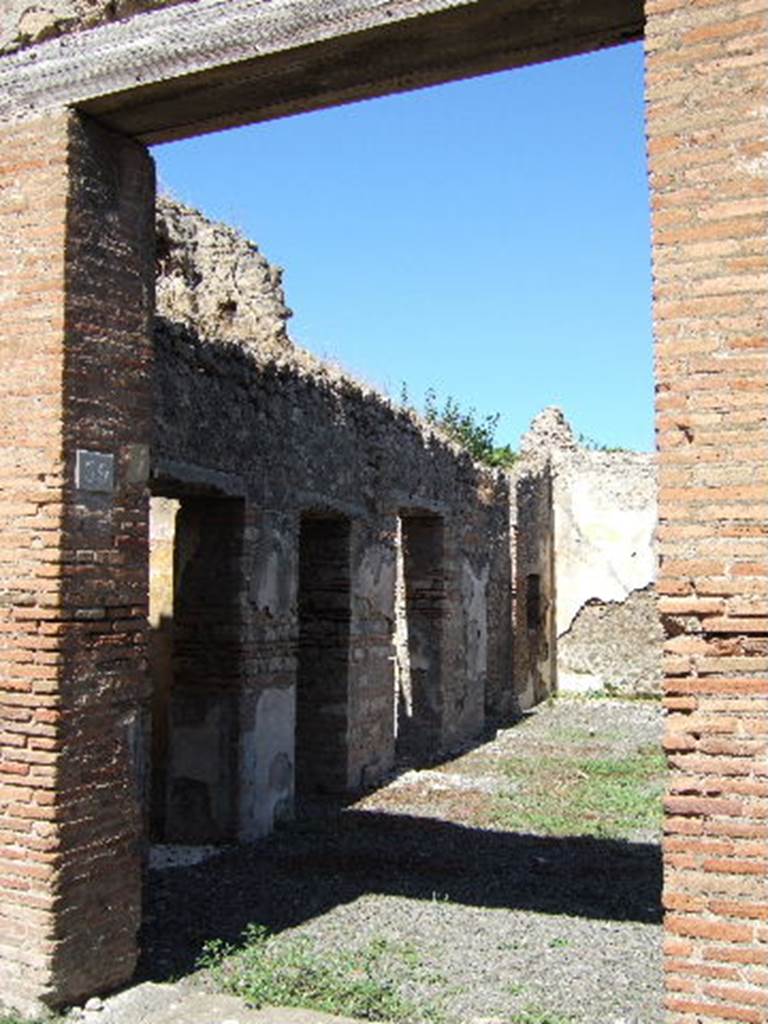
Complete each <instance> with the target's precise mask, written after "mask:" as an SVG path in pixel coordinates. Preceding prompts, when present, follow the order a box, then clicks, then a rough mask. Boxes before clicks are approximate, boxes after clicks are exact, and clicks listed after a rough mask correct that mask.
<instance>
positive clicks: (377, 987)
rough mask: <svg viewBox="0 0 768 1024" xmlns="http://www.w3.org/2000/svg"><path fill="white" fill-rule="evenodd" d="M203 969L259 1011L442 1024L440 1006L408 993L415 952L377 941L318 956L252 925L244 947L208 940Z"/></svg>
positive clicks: (416, 965)
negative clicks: (423, 1002)
mask: <svg viewBox="0 0 768 1024" xmlns="http://www.w3.org/2000/svg"><path fill="white" fill-rule="evenodd" d="M200 965H201V966H202V967H204V968H206V969H207V970H208V971H209V972H210V975H211V978H212V980H213V983H214V984H215V986H216V987H217V988H218V989H220V990H223V991H225V992H230V993H232V994H233V995H237V996H240V997H241V998H243V999H244V1000H245V1001H246V1002H247V1003H249V1004H250V1005H251V1006H254V1007H257V1008H258V1007H261V1006H294V1007H301V1008H303V1009H307V1010H320V1011H322V1012H324V1013H331V1014H338V1015H341V1016H349V1017H357V1018H359V1019H361V1020H379V1021H381V1020H386V1021H393V1022H396V1024H412V1022H413V1024H415V1022H424V1024H427V1022H429V1024H441V1022H442V1021H443V1020H444V1018H443V1015H442V1013H441V1012H440V1010H439V1009H438V1008H437V1007H434V1006H424V1005H421V1004H420V1003H418V1002H417V1001H415V1000H414V999H412V998H410V997H409V996H407V995H406V994H405V989H406V988H407V987H408V984H409V983H412V982H413V981H415V980H418V975H419V972H420V970H421V958H420V956H419V954H418V951H417V950H415V949H413V948H412V947H410V946H404V945H401V944H397V943H392V942H388V941H387V940H385V939H380V938H379V939H373V940H372V941H370V942H369V943H368V944H367V945H366V946H364V947H362V948H358V949H337V950H335V951H332V952H331V951H328V950H323V951H322V952H320V951H319V950H318V949H317V948H316V947H315V945H314V944H313V943H312V942H311V940H309V939H308V938H306V937H291V938H277V937H275V936H272V935H270V933H269V931H268V930H267V929H266V928H265V927H264V926H263V925H259V924H252V925H250V926H249V927H248V928H247V929H246V931H245V933H244V936H243V942H242V944H241V945H240V946H238V947H234V946H231V945H228V944H226V943H223V942H220V941H217V940H214V941H212V942H209V943H208V944H207V945H206V947H205V950H204V952H203V955H202V957H201V960H200Z"/></svg>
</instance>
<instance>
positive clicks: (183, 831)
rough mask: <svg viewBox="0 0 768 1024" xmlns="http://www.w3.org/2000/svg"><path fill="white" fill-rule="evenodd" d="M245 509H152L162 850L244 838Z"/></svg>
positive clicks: (155, 795) (153, 795)
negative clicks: (240, 822)
mask: <svg viewBox="0 0 768 1024" xmlns="http://www.w3.org/2000/svg"><path fill="white" fill-rule="evenodd" d="M242 540H243V502H242V501H239V500H232V499H222V498H210V497H197V496H181V497H172V498H171V497H163V496H155V497H153V498H152V499H151V503H150V626H151V634H150V649H149V650H150V671H151V677H152V703H151V718H152V721H151V736H152V740H151V758H150V760H151V771H150V786H149V788H150V794H149V829H148V831H149V835H150V838H151V839H152V840H154V841H156V842H166V843H189V844H205V843H223V842H228V841H231V840H233V839H234V838H235V837H236V834H237V804H238V764H237V750H238V732H239V729H238V691H239V685H240V680H241V671H242V670H241V635H240V620H241V615H240V595H241V590H242V582H241V580H242V567H241V557H242Z"/></svg>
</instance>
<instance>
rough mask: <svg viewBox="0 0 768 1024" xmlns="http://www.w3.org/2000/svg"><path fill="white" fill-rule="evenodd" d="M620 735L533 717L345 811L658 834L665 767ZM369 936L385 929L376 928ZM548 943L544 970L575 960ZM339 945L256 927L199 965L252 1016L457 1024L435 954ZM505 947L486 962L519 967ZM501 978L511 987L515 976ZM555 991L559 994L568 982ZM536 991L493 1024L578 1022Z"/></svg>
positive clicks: (564, 945) (214, 948)
mask: <svg viewBox="0 0 768 1024" xmlns="http://www.w3.org/2000/svg"><path fill="white" fill-rule="evenodd" d="M542 722H544V723H545V724H544V725H543V726H542V725H541V723H542ZM516 730H517V731H516ZM629 733H630V734H627V730H622V729H618V730H617V729H616V728H615V721H614V720H613V719H611V723H610V724H609V725H608V726H606V725H605V724H602V725H601V719H600V716H599V715H598V714H595V716H594V719H592V716H591V715H590V714H589V713H588V712H586V713H585V714H584V715H582V716H581V718H579V716H576V718H575V720H574V719H573V718H572V717H568V716H563V717H559V716H558V715H557V714H553V715H552V716H549V717H548V716H547V715H546V714H545V715H541V716H539V717H538V720H536V719H534V720H531V722H530V723H529V722H523V723H521V725H520V726H519V727H516V729H512V730H509V731H508V734H505V736H504V737H502V739H501V740H500V741H499V742H494V743H491V744H489V745H486V746H483V747H479V748H477V749H476V750H472V751H469V752H468V753H466V754H464V755H462V756H460V757H458V758H455V759H453V760H451V761H449V762H446V763H445V764H443V765H441V766H439V768H437V769H433V770H431V771H424V772H410V773H408V774H407V775H405V776H403V777H401V778H400V779H399V780H395V782H394V783H393V784H392V785H391V786H389V787H386V788H384V789H381V790H379V791H377V792H375V793H373V794H371V795H369V796H368V797H366V798H364V799H363V800H361V801H359V802H358V804H357V805H355V807H354V808H353V809H352V810H353V812H359V811H360V810H362V811H370V812H373V814H374V815H376V814H380V813H381V812H382V811H383V812H386V813H387V814H394V815H395V816H402V815H403V814H406V815H415V816H417V817H418V820H424V819H426V818H429V819H438V821H445V822H450V823H453V824H456V823H459V824H460V825H462V826H464V827H468V828H469V829H471V830H476V829H480V830H483V834H494V833H495V834H500V835H502V836H503V835H507V834H508V835H509V836H510V837H512V836H521V837H524V836H525V835H531V834H533V835H536V836H542V837H553V841H554V842H557V838H558V837H563V838H565V839H567V840H568V841H571V839H572V837H587V841H589V838H590V837H594V838H595V839H596V840H601V841H602V840H606V841H607V842H609V843H611V842H613V843H614V844H615V843H617V842H618V843H619V844H621V843H622V842H624V841H633V840H634V841H640V842H648V841H649V837H653V836H654V835H655V834H656V833H658V830H659V827H660V824H661V796H662V790H663V783H664V760H663V756H662V754H661V751H660V748H659V747H658V746H657V745H656V744H652V743H648V742H645V743H643V742H641V741H642V739H643V737H642V736H640V737H637V738H636V737H634V736H633V735H631V729H630V730H629ZM647 738H648V737H647V736H646V737H645V739H646V740H647ZM488 830H490V833H489V832H488ZM468 835H469V833H468ZM468 841H469V840H468ZM543 841H548V840H543ZM576 841H578V840H576ZM554 856H556V853H555V854H554ZM549 857H550V854H549V853H546V854H545V855H544V856H541V857H538V858H534V862H535V863H537V864H541V867H540V871H548V870H551V862H550V860H549ZM539 881H540V880H539ZM434 897H435V894H433V898H434ZM445 898H446V900H448V899H449V897H447V896H446V897H445ZM452 899H453V898H451V901H452ZM446 909H447V908H446ZM597 916H598V917H599V916H601V914H600V912H598V913H597ZM549 920H550V921H552V917H550V918H549ZM380 927H384V928H385V926H382V925H381V922H380ZM549 934H550V937H549V938H548V939H544V940H542V941H543V942H544V944H545V946H546V947H547V950H548V951H547V953H546V954H545V955H546V956H547V957H549V959H550V960H551V961H552V962H554V961H555V960H556V959H557V957H558V956H561V957H563V958H566V959H570V958H572V957H576V958H577V959H578V958H579V957H580V956H581V955H583V953H584V951H583V950H580V949H577V944H578V942H579V941H580V940H577V939H576V938H573V937H571V938H566V937H563V936H565V935H566V934H567V935H572V934H573V933H572V932H571V931H564V932H563V936H561V935H558V934H556V933H555V934H553V933H551V932H550V933H549ZM356 938H357V941H355V940H356ZM347 939H348V941H347V943H346V945H343V946H333V947H330V948H329V946H328V944H327V943H326V944H325V945H316V944H315V942H314V941H313V938H312V937H310V936H307V935H304V934H296V933H295V932H293V931H290V930H289V931H287V932H283V933H281V934H276V935H271V934H270V933H269V932H268V931H267V930H266V929H264V928H262V927H260V926H255V927H252V928H251V929H250V930H249V932H248V933H247V934H246V936H245V939H244V941H243V942H242V943H241V944H239V945H238V946H237V947H234V946H226V945H223V944H212V945H209V947H208V949H207V951H206V954H205V956H204V963H205V965H206V966H207V967H208V969H209V971H210V977H211V979H212V981H213V983H214V984H215V985H216V987H218V988H220V989H223V990H225V991H227V992H231V993H234V994H237V995H241V996H243V997H244V998H245V999H246V1000H247V1001H248V1002H249V1003H250V1004H251V1005H254V1006H262V1005H267V1004H278V1005H292V1006H300V1007H305V1008H309V1009H317V1010H323V1011H325V1012H329V1013H336V1014H339V1015H343V1016H351V1017H357V1018H360V1019H363V1020H386V1021H393V1022H398V1024H415V1022H425V1024H455V1022H457V1021H462V1022H463V1021H465V1020H467V1019H468V1018H467V1017H466V1016H457V1015H456V1012H455V1007H454V1005H453V1004H454V1002H455V997H456V995H457V994H458V993H460V990H461V988H462V986H464V988H465V987H466V982H464V981H462V982H459V980H458V979H457V977H456V974H455V971H452V970H451V969H450V968H445V967H444V966H443V965H442V964H441V962H440V960H439V956H438V955H437V954H436V948H435V947H432V946H430V947H424V948H422V949H420V948H419V947H418V945H414V944H410V943H407V942H405V943H404V942H403V941H402V939H401V938H397V937H395V938H393V937H391V936H389V935H388V934H387V933H386V932H385V931H382V933H381V934H379V933H378V932H375V933H374V937H373V938H371V936H370V933H368V935H367V936H365V937H364V938H362V937H356V936H354V935H349V936H348V937H347ZM512 945H513V947H514V948H511V949H505V948H503V946H504V944H503V943H502V945H501V946H500V947H499V950H500V951H501V952H498V951H497V954H496V955H498V956H499V957H501V958H502V959H503V958H504V957H505V956H509V957H512V958H520V957H523V958H524V957H525V955H526V953H525V947H524V942H523V941H521V942H520V943H518V942H515V943H513V944H512ZM569 947H570V948H569ZM510 977H511V978H514V977H515V970H514V969H512V970H510ZM560 984H561V986H562V987H563V988H564V990H565V991H567V988H568V985H567V979H566V981H564V982H563V981H561V982H560ZM542 991H546V986H545V987H544V989H543V990H542V989H541V986H540V987H539V988H537V989H535V991H533V989H532V987H531V986H529V984H528V978H526V980H525V981H515V980H510V981H509V982H508V983H507V995H508V996H509V997H510V998H509V1000H508V1001H507V1008H506V1009H505V1011H504V1014H503V1017H499V1018H498V1020H499V1022H500V1024H570V1022H575V1021H583V1020H584V1019H585V1017H584V1013H583V1007H582V1012H581V1013H576V1014H573V1013H571V1012H570V1011H571V1007H570V1006H568V1007H567V1008H564V1009H556V1008H553V1007H552V1005H548V1004H547V1003H546V1002H545V1001H542V1000H541V993H542ZM425 993H428V996H427V997H426V998H425ZM528 993H530V998H526V995H527V994H528ZM461 998H462V999H464V1000H465V999H466V992H464V991H461ZM587 1019H590V1020H591V1019H592V1018H587ZM622 1019H627V1020H629V1019H630V1018H622ZM638 1019H640V1020H646V1019H648V1020H650V1019H652V1018H651V1017H648V1018H645V1017H640V1018H638ZM653 1019H655V1018H653ZM631 1020H635V1018H634V1017H632V1018H631Z"/></svg>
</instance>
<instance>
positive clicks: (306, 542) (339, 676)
mask: <svg viewBox="0 0 768 1024" xmlns="http://www.w3.org/2000/svg"><path fill="white" fill-rule="evenodd" d="M298 614H299V654H298V667H297V686H296V790H297V792H298V793H300V794H301V793H340V792H343V791H344V790H345V789H346V787H347V760H348V758H347V753H348V724H349V722H348V720H349V707H348V700H349V694H348V687H349V649H350V620H351V601H350V522H349V520H348V519H346V518H344V517H343V516H329V515H317V514H305V515H303V516H302V517H301V526H300V530H299V593H298Z"/></svg>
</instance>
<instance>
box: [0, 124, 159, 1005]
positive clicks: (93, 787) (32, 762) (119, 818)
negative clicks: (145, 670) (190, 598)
mask: <svg viewBox="0 0 768 1024" xmlns="http://www.w3.org/2000/svg"><path fill="white" fill-rule="evenodd" d="M0 150H1V152H2V155H1V156H0V173H1V174H2V176H3V179H4V180H6V181H8V180H11V181H12V182H13V184H12V185H11V187H10V188H8V189H6V190H4V191H3V192H2V193H0V194H1V195H2V199H0V240H1V241H2V256H0V281H2V287H1V288H0V339H2V341H1V343H2V347H3V365H4V374H3V379H2V382H1V383H0V390H1V392H2V401H0V437H2V447H1V448H0V471H1V472H2V491H1V492H0V535H1V536H2V541H0V632H1V633H2V646H1V647H0V734H1V735H2V741H3V754H2V758H1V759H0V779H2V783H1V784H0V786H1V788H0V918H2V921H1V927H0V933H1V934H2V936H3V938H2V940H1V941H0V988H1V989H2V991H3V993H4V996H6V998H9V997H12V998H13V1000H14V1002H15V1003H17V1004H18V1005H19V1006H21V1007H23V1008H28V1009H33V1008H34V1007H35V1006H36V1005H37V1003H38V1001H39V1000H41V999H42V1000H46V1001H48V1000H51V999H53V1000H54V1001H62V1000H67V999H74V998H77V997H79V996H81V995H82V994H84V993H86V992H92V991H93V990H94V989H96V988H101V987H102V986H103V985H105V984H106V985H109V984H113V985H114V984H116V983H118V982H119V981H121V980H124V979H126V978H127V977H129V976H130V974H131V972H132V970H133V964H134V960H135V932H136V927H137V924H138V920H139V902H140V885H139V848H138V840H139V837H140V831H139V822H138V817H137V813H136V792H135V785H134V781H133V779H132V778H131V777H130V768H131V764H132V758H131V756H130V755H129V753H128V751H127V749H126V745H127V744H128V743H129V742H130V736H129V735H128V733H129V732H130V724H131V720H132V716H134V715H135V713H136V706H137V704H138V702H139V700H140V699H141V696H142V693H141V688H142V686H143V682H142V679H143V675H142V647H141V644H142V642H143V633H144V629H145V621H146V620H145V616H146V609H145V601H146V591H147V587H146V580H145V572H146V554H143V553H142V552H143V551H145V547H146V542H145V541H143V537H144V536H145V529H146V525H145V520H146V509H145V504H144V501H145V499H144V496H143V491H144V487H143V481H138V482H136V483H129V482H128V481H129V480H130V478H131V474H130V472H129V471H126V470H127V466H126V461H130V458H131V456H132V454H133V453H134V449H133V448H131V447H130V446H131V445H137V444H139V445H140V444H146V443H147V440H148V438H147V435H148V422H149V421H148V401H147V398H146V395H147V394H148V386H147V383H146V381H147V372H148V354H149V345H148V339H149V331H148V324H149V319H148V318H149V315H150V312H151V303H152V287H153V284H152V266H151V259H150V257H151V251H152V217H151V208H152V195H153V178H152V170H151V164H150V162H149V161H148V159H147V157H146V155H145V153H144V151H143V148H142V147H138V146H136V145H135V144H133V143H131V142H129V141H126V140H118V139H115V138H114V137H112V136H109V135H107V134H105V133H104V132H102V131H101V130H100V129H98V128H97V127H95V126H94V125H93V124H89V123H87V122H85V121H81V120H80V119H79V118H77V117H76V116H75V115H72V114H61V115H59V116H56V117H51V118H46V119H44V120H40V121H30V122H29V123H27V124H25V125H24V126H23V127H18V126H17V127H13V128H6V129H4V130H3V144H2V147H0ZM79 447H80V448H88V449H94V450H98V451H104V452H108V453H111V454H114V455H115V456H116V457H117V463H118V467H119V468H118V472H117V485H116V490H115V494H114V495H98V496H97V495H86V494H84V493H83V492H82V491H79V492H78V491H76V490H75V489H74V461H75V454H74V453H75V450H76V449H77V448H79ZM142 544H144V547H142ZM83 712H86V713H83ZM117 907H119V912H116V908H117ZM84 949H88V950H89V951H90V953H91V955H90V956H88V957H87V958H86V957H84V956H83V951H84ZM99 950H103V951H104V955H98V951H99ZM20 968H21V969H20ZM105 972H106V974H105Z"/></svg>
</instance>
